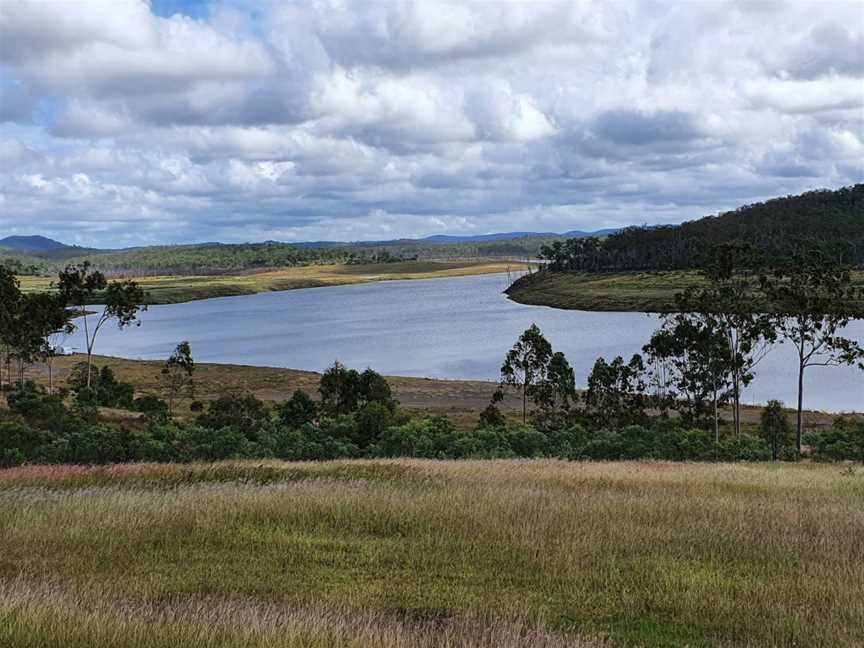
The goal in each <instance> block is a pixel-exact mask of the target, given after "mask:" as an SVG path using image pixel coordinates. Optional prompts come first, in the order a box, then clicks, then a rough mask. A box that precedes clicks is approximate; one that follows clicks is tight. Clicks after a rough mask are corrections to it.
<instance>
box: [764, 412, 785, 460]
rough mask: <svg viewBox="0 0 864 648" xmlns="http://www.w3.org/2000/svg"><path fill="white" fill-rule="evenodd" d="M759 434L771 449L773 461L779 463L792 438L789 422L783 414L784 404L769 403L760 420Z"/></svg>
mask: <svg viewBox="0 0 864 648" xmlns="http://www.w3.org/2000/svg"><path fill="white" fill-rule="evenodd" d="M759 432H760V433H761V435H762V438H763V439H765V441H766V442H767V443H768V445H769V446H770V447H771V459H772V460H774V461H777V459H778V458H779V457H780V453H781V451H782V450H783V449H784V448H786V447H787V446H788V445H789V442H790V441H791V436H792V430H791V428H790V427H789V421H787V420H786V414H785V413H784V412H783V403H781V402H780V401H777V400H772V401H768V405H766V406H765V409H763V410H762V414H761V416H760V419H759Z"/></svg>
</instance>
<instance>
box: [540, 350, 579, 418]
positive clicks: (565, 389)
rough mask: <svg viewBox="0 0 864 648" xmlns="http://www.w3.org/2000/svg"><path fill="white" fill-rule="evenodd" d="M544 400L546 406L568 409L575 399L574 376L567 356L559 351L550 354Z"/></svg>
mask: <svg viewBox="0 0 864 648" xmlns="http://www.w3.org/2000/svg"><path fill="white" fill-rule="evenodd" d="M545 388H546V395H545V402H546V404H547V406H548V407H552V408H557V407H560V408H564V409H568V408H569V407H570V404H571V402H572V401H575V400H576V376H575V374H574V373H573V367H571V366H570V363H569V362H567V357H566V356H565V355H564V354H563V353H561V352H560V351H556V352H555V353H553V354H552V359H551V360H549V371H548V374H547V377H546V385H545Z"/></svg>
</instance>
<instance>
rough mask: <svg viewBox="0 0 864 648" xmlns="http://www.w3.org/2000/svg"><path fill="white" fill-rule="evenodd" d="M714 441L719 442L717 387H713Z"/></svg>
mask: <svg viewBox="0 0 864 648" xmlns="http://www.w3.org/2000/svg"><path fill="white" fill-rule="evenodd" d="M714 443H715V444H716V443H720V416H719V414H718V412H717V388H716V387H715V388H714Z"/></svg>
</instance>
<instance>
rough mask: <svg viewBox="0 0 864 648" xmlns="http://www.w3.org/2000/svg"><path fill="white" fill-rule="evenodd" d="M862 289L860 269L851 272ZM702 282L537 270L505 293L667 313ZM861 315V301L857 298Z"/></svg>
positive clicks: (556, 303) (675, 275) (658, 275)
mask: <svg viewBox="0 0 864 648" xmlns="http://www.w3.org/2000/svg"><path fill="white" fill-rule="evenodd" d="M854 276H855V284H856V286H858V287H859V288H862V289H864V272H858V273H855V275H854ZM701 285H703V279H702V278H701V277H700V276H699V275H698V274H697V273H696V272H692V271H686V272H685V271H680V272H616V273H608V274H607V273H604V274H590V273H572V272H540V273H535V274H533V275H531V276H530V277H526V278H523V279H521V280H520V281H519V282H518V283H517V284H516V285H515V286H512V287H511V288H510V289H509V290H508V291H507V294H508V295H509V296H510V299H512V300H513V301H516V302H519V303H520V304H531V305H535V306H552V307H554V308H565V309H570V310H586V311H640V312H651V313H667V312H670V311H673V310H674V309H675V294H676V293H678V292H681V291H682V290H684V289H686V288H689V287H691V286H701ZM859 307H860V311H861V313H862V315H864V300H861V301H859Z"/></svg>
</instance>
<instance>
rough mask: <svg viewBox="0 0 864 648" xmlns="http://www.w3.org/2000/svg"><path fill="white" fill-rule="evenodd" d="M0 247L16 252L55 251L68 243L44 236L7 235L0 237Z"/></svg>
mask: <svg viewBox="0 0 864 648" xmlns="http://www.w3.org/2000/svg"><path fill="white" fill-rule="evenodd" d="M0 247H4V248H6V249H7V250H15V251H16V252H29V253H33V252H56V251H57V250H65V249H67V248H69V247H71V246H70V245H66V244H65V243H61V242H60V241H55V240H54V239H49V238H46V237H44V236H7V237H6V238H3V239H0Z"/></svg>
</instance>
